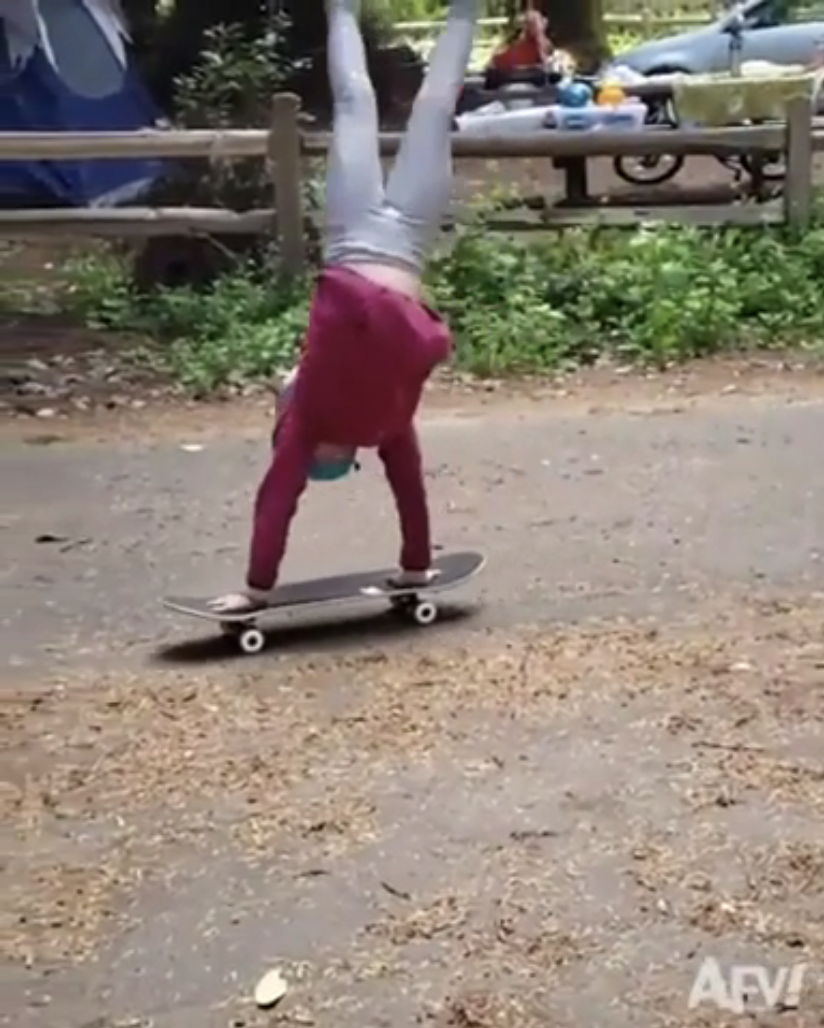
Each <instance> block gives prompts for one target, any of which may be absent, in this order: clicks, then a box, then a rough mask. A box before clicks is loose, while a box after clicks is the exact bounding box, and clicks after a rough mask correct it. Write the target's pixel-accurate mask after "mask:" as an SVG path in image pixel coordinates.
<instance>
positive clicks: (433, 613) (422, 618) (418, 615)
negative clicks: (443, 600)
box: [412, 601, 438, 625]
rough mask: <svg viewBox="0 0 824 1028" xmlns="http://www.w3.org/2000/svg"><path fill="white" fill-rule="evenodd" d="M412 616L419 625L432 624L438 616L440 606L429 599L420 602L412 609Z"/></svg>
mask: <svg viewBox="0 0 824 1028" xmlns="http://www.w3.org/2000/svg"><path fill="white" fill-rule="evenodd" d="M412 616H413V617H414V619H415V623H416V624H418V625H431V624H432V622H433V621H434V620H435V618H436V617H437V616H438V608H437V607H436V606H435V604H434V603H429V602H428V601H426V602H424V603H419V604H418V605H417V606H416V607H415V609H414V610H413V611H412Z"/></svg>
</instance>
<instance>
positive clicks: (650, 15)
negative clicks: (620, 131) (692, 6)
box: [393, 7, 713, 39]
mask: <svg viewBox="0 0 824 1028" xmlns="http://www.w3.org/2000/svg"><path fill="white" fill-rule="evenodd" d="M712 18H713V15H711V14H708V13H707V12H706V11H701V10H693V11H679V12H677V13H669V12H665V11H658V10H656V9H655V8H652V7H642V8H641V9H640V10H637V9H636V10H635V11H627V12H617V11H616V12H610V11H606V12H605V13H604V24H605V25H606V27H607V29H630V30H635V31H638V32H640V33H641V35H649V34H651V32H654V31H655V30H657V29H672V30H673V31H677V30H679V29H689V28H693V27H698V26H700V25H707V24H708V23H709V22H710V21H711V20H712ZM444 24H445V22H443V21H399V22H396V23H395V25H394V26H393V31H394V33H395V35H396V36H399V37H403V36H411V37H413V38H416V39H421V38H434V37H435V36H436V35H437V34H438V33H439V32H440V30H441V29H442V28H443V26H444ZM506 25H507V19H506V18H480V19H479V20H478V29H479V31H480V33H482V34H484V35H497V34H498V33H499V32H501V31H503V30H504V29H505V28H506Z"/></svg>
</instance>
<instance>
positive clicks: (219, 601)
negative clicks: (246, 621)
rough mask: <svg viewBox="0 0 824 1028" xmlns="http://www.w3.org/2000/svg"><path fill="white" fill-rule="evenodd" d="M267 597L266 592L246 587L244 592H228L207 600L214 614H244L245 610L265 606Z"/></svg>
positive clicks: (250, 610)
mask: <svg viewBox="0 0 824 1028" xmlns="http://www.w3.org/2000/svg"><path fill="white" fill-rule="evenodd" d="M268 599H269V595H268V593H264V592H260V591H258V590H257V589H247V590H246V592H242V593H228V594H227V595H226V596H218V597H216V598H215V599H214V600H209V610H213V611H214V612H215V614H245V613H246V612H247V611H248V612H249V613H252V611H255V610H260V609H261V607H265V606H266V603H267V602H268Z"/></svg>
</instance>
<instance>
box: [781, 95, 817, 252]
mask: <svg viewBox="0 0 824 1028" xmlns="http://www.w3.org/2000/svg"><path fill="white" fill-rule="evenodd" d="M812 216H813V103H812V100H811V99H810V98H809V97H798V98H797V99H795V100H792V101H791V102H790V103H789V104H788V105H787V174H786V178H785V180H784V217H785V219H786V222H787V224H788V226H789V227H790V228H791V229H793V230H794V231H796V232H803V231H804V230H805V229H807V228H809V226H810V222H811V221H812Z"/></svg>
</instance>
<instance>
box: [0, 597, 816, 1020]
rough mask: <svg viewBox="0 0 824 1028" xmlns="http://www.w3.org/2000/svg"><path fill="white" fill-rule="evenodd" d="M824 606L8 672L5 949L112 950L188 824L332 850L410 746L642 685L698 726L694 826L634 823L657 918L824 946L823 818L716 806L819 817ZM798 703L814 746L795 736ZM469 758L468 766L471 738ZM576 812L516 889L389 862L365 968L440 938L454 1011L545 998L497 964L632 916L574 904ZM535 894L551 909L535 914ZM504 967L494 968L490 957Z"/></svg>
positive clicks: (691, 769) (440, 749) (632, 840)
mask: <svg viewBox="0 0 824 1028" xmlns="http://www.w3.org/2000/svg"><path fill="white" fill-rule="evenodd" d="M822 612H824V604H821V603H817V602H811V601H807V602H806V603H801V602H799V603H795V604H789V603H775V602H761V601H751V602H749V603H744V604H735V605H729V606H727V607H724V608H723V609H719V610H713V611H707V612H705V613H704V614H703V615H701V616H693V617H686V618H683V619H682V620H681V621H679V622H677V623H674V624H672V625H669V626H667V627H666V628H662V627H660V626H652V625H648V624H633V623H630V622H627V623H624V624H622V623H618V624H616V623H614V622H613V623H611V624H593V625H587V626H583V627H578V628H572V629H569V628H563V629H552V630H547V629H545V628H542V629H535V628H530V629H524V630H522V631H519V632H488V633H478V634H476V635H474V636H472V637H471V638H470V639H469V640H468V641H466V640H464V641H462V642H460V643H458V644H457V645H455V644H452V645H440V646H435V647H433V648H431V649H430V650H429V652H427V653H426V654H425V655H421V654H420V653H414V652H398V651H393V652H391V653H381V652H375V651H372V652H368V653H365V654H363V655H362V656H357V655H355V656H340V655H338V656H336V657H334V658H333V657H328V658H326V657H324V658H315V659H312V660H304V661H300V662H294V661H288V660H275V659H273V660H272V662H271V664H267V665H266V666H263V667H261V668H259V669H255V670H253V671H241V672H239V673H232V674H229V673H226V672H225V671H222V672H221V673H219V674H218V673H213V672H210V671H205V672H197V673H196V674H193V673H192V672H191V671H189V672H186V673H183V672H169V673H152V674H151V675H147V674H143V675H140V674H135V675H129V674H123V673H120V674H118V675H111V676H106V675H104V674H100V673H96V674H95V675H94V676H93V677H91V676H88V677H84V676H79V677H75V678H71V679H66V680H62V681H52V682H48V683H44V684H43V685H42V687H41V688H40V689H39V690H37V692H36V693H33V692H30V691H27V690H26V689H24V688H20V689H18V690H14V691H10V692H9V693H8V696H7V698H6V699H5V701H4V703H3V705H2V717H1V718H0V728H2V732H3V743H4V746H3V758H2V766H3V774H2V781H3V783H4V787H3V790H2V793H0V800H2V803H3V807H4V810H3V813H4V815H5V818H6V822H5V823H6V824H7V825H9V826H10V827H11V829H12V834H11V840H12V842H11V846H10V847H9V852H8V853H7V855H6V861H5V868H4V880H5V884H4V896H6V897H7V899H8V902H7V904H6V908H7V914H6V916H5V919H4V922H3V925H4V930H3V933H2V939H1V940H0V941H2V955H3V956H4V957H6V958H10V959H15V960H18V961H22V962H25V963H27V964H32V963H34V962H36V961H38V960H50V959H51V960H53V959H69V958H71V959H72V960H79V959H82V958H83V957H86V956H91V955H93V954H94V953H95V952H96V950H97V949H98V947H99V945H100V944H101V942H103V941H104V940H106V939H110V938H111V937H112V936H113V935H115V934H116V933H117V932H118V931H120V930H122V928H123V926H124V924H125V923H126V921H125V916H126V915H125V910H126V908H127V900H128V899H129V898H130V897H132V896H134V895H135V894H136V893H137V892H138V891H139V889H140V888H141V886H142V885H143V884H144V883H145V881H146V880H148V879H151V878H152V877H154V878H160V879H162V878H163V876H164V874H167V873H169V866H170V857H169V855H170V854H171V853H173V852H174V850H175V848H176V847H179V846H181V845H185V846H186V847H189V848H192V847H194V848H198V847H201V848H203V849H204V850H205V849H206V848H207V847H208V846H209V845H210V844H211V843H212V841H213V837H214V835H215V834H220V835H222V836H225V837H226V838H228V839H230V840H231V844H232V846H233V847H235V848H236V850H237V851H238V852H239V853H241V854H242V855H243V857H244V859H246V860H248V861H250V862H255V861H261V860H270V859H271V857H272V854H276V853H278V852H285V851H286V850H288V849H293V848H294V846H295V845H296V841H297V844H299V845H300V846H301V847H305V848H307V849H311V859H308V858H307V868H310V867H311V868H312V869H313V873H314V874H320V873H323V871H324V866H325V865H326V864H328V863H330V862H332V861H333V860H335V859H336V858H339V857H341V856H342V855H345V854H348V855H350V856H352V857H353V858H357V854H358V852H359V851H360V850H361V849H363V848H364V847H366V846H368V845H369V844H370V843H373V842H374V841H375V840H377V839H379V838H380V836H381V831H382V823H381V812H380V810H379V809H378V804H376V802H375V798H374V791H373V784H374V781H375V779H376V777H377V776H379V775H380V774H381V773H383V772H386V771H391V770H392V768H393V767H394V766H395V765H396V764H397V763H398V762H399V761H400V760H402V761H403V762H405V763H407V764H410V763H414V764H415V765H416V766H425V765H426V764H427V762H429V763H430V764H432V765H433V766H434V764H435V763H436V762H437V761H438V760H440V759H442V758H443V757H444V755H445V754H449V753H450V752H452V751H455V752H459V751H460V748H461V747H462V746H465V745H467V743H468V742H474V743H478V725H479V724H481V723H484V722H489V720H490V719H497V722H499V723H506V724H508V725H510V726H514V728H515V730H517V731H519V732H524V733H528V732H530V731H540V732H546V733H549V734H550V736H551V733H552V732H553V731H558V730H559V726H560V725H562V724H563V723H573V722H574V723H578V722H576V719H578V720H579V721H580V719H581V718H591V716H592V712H593V711H598V710H599V709H601V710H603V711H604V712H609V711H618V710H624V711H626V710H631V711H633V712H634V713H635V714H636V715H638V716H639V717H643V718H646V719H647V722H648V724H649V731H650V733H651V734H652V735H653V736H654V737H655V738H656V739H658V740H660V741H661V745H665V744H666V740H667V739H670V740H673V739H674V740H676V741H677V742H678V743H679V744H680V749H679V753H680V754H681V758H682V759H681V765H680V766H679V768H678V769H677V773H674V774H673V780H672V782H671V783H669V784H670V787H671V788H672V789H673V792H674V796H675V797H676V798H678V799H679V800H682V801H683V802H684V804H685V805H686V809H687V810H688V811H689V820H688V821H687V822H686V824H685V826H684V827H685V832H684V831H681V832H680V833H679V834H678V835H677V836H675V835H673V834H672V832H670V831H669V830H665V829H664V828H663V827H661V826H656V824H655V820H654V818H653V817H652V816H650V817H648V818H636V819H635V820H632V821H630V822H628V823H627V824H626V826H625V836H624V838H623V839H622V840H621V843H620V846H618V848H619V850H620V855H622V857H623V859H624V860H625V863H626V868H627V869H626V871H625V875H624V877H626V878H627V879H628V880H629V881H630V882H631V885H632V887H633V888H634V889H635V890H636V891H637V893H638V896H639V900H638V907H637V916H638V918H639V919H641V920H643V919H644V918H651V919H656V918H657V919H658V920H659V921H660V920H661V919H662V918H665V919H668V920H670V921H673V922H674V923H676V924H679V925H681V926H682V929H683V931H685V932H689V931H699V932H701V933H703V935H704V936H709V937H712V936H718V937H722V936H728V935H730V934H731V933H732V934H733V935H735V936H736V937H740V938H745V939H751V940H755V941H760V942H771V943H780V944H782V945H785V946H787V947H790V948H794V949H795V950H796V951H798V950H815V949H817V950H818V951H819V952H821V949H822V947H824V840H822V839H821V837H820V833H819V836H818V838H815V837H813V838H809V839H806V840H795V841H794V840H786V839H779V838H776V839H775V840H774V841H772V842H769V843H765V844H764V845H761V846H755V847H754V846H744V845H741V844H740V843H739V842H738V841H737V840H736V839H735V838H734V837H733V836H731V834H730V830H729V827H728V825H726V824H725V823H724V822H722V821H720V820H719V819H718V813H719V811H721V812H724V811H726V810H729V809H731V808H735V807H736V805H741V804H747V803H749V804H757V805H758V806H759V808H762V807H763V810H764V812H765V816H766V815H770V816H772V815H773V814H775V812H776V811H780V810H782V809H786V810H788V811H791V812H794V813H797V814H801V815H803V816H804V817H806V818H808V819H813V821H814V822H816V823H817V824H818V825H820V824H821V816H822V814H824V784H822V783H824V764H822V762H821V760H820V753H821V747H820V741H821V735H822V730H821V726H822V722H824V671H822V667H824V643H822V637H821V624H822ZM332 693H334V694H336V700H335V703H334V707H335V710H334V711H332V710H331V709H330V703H329V702H328V697H329V696H330V694H332ZM342 698H343V707H344V708H345V709H344V712H343V713H341V701H342ZM799 725H802V726H804V727H805V728H806V730H807V731H808V733H811V737H812V739H813V740H814V741H815V740H817V742H818V744H819V745H818V754H816V752H815V746H811V747H810V748H809V751H808V752H805V753H803V754H802V753H800V752H798V745H797V739H796V735H795V734H794V733H795V730H796V729H797V728H798V726H799ZM481 741H483V740H481ZM685 754H688V756H685ZM512 759H517V757H513V755H512V754H507V753H503V754H502V753H501V752H498V751H497V750H496V748H495V745H493V743H492V742H490V743H489V746H488V747H487V752H486V753H485V762H484V766H486V767H489V768H492V769H494V770H496V772H497V773H498V774H500V775H506V774H507V769H508V767H509V764H510V762H511V760H512ZM627 759H632V758H631V756H630V755H628V756H627ZM477 763H478V762H477V761H476V764H477ZM474 773H475V777H476V778H477V775H478V774H479V772H478V771H477V769H476V770H475V772H474ZM465 774H466V777H467V780H468V781H469V780H472V775H471V774H470V769H469V767H468V764H467V766H466V768H465ZM552 788H553V784H552V781H551V780H550V781H548V782H547V789H552ZM555 834H556V833H554V832H551V831H541V830H536V831H523V832H520V833H518V832H514V833H507V840H506V844H503V843H502V844H501V846H500V847H499V850H498V851H497V852H496V853H495V854H493V855H491V856H490V864H489V868H490V870H489V874H490V875H492V876H494V877H495V879H496V882H497V883H498V884H499V885H500V889H501V890H502V892H503V898H502V899H500V902H498V904H497V906H495V908H494V910H492V911H486V912H485V913H483V914H480V915H479V901H478V886H479V883H478V882H477V881H473V879H472V877H471V875H468V876H467V877H466V879H465V880H464V881H463V883H462V886H461V887H459V886H458V885H456V886H455V887H454V888H453V889H452V891H447V892H445V893H443V894H442V895H440V896H434V897H433V896H432V895H429V896H419V895H418V894H417V892H416V891H415V890H407V889H406V888H405V887H403V884H402V883H400V882H395V881H394V880H393V882H392V887H391V888H384V889H383V892H384V895H385V899H386V902H387V903H389V904H391V905H392V906H391V907H390V908H388V909H387V910H386V911H384V912H383V913H380V914H379V915H378V916H376V917H375V919H374V920H373V922H372V923H371V924H370V925H369V927H368V930H367V931H366V933H365V934H364V936H363V937H362V938H360V939H359V940H358V944H357V945H354V944H353V948H352V953H351V954H349V955H348V964H349V968H350V971H351V973H352V974H362V975H366V974H367V972H368V969H369V968H372V969H377V971H375V973H379V974H389V975H392V974H397V973H400V972H399V970H398V969H399V968H400V967H401V966H402V964H403V959H402V954H403V952H405V951H406V950H407V949H408V948H409V947H410V946H415V945H420V944H423V943H427V942H429V943H432V942H433V940H434V942H436V943H438V944H439V945H441V946H443V947H445V952H447V953H448V954H449V961H450V962H451V963H450V966H452V964H457V966H458V967H459V968H460V971H459V972H456V975H455V978H454V982H453V988H451V990H447V991H448V993H449V994H448V995H446V996H445V997H443V998H442V1000H441V1002H440V1005H439V1008H438V1012H437V1019H438V1020H439V1021H441V1022H442V1023H443V1024H455V1025H461V1024H462V1025H477V1026H479V1028H491V1026H493V1025H498V1024H500V1025H503V1026H505V1025H507V1024H510V1023H512V1024H515V1023H517V1024H519V1025H521V1026H528V1025H530V1024H532V1023H533V1021H534V1023H536V1024H537V1023H542V1024H547V1023H548V1022H547V1021H546V1020H543V1021H541V1020H540V1017H545V1014H546V1011H545V1010H544V1012H543V1014H540V1016H539V1014H536V1012H535V1009H532V1010H531V1012H530V1009H527V1008H529V1002H528V995H527V998H526V999H525V996H524V994H523V993H522V992H518V993H516V994H510V993H509V992H507V990H506V989H505V988H504V987H503V985H501V984H500V983H498V984H497V985H495V987H494V988H493V987H492V986H491V985H489V982H488V976H490V975H491V976H492V977H493V978H494V977H495V975H498V976H500V975H501V974H502V973H503V972H502V969H505V970H506V971H507V973H510V974H512V975H514V976H515V978H516V979H522V977H523V976H524V975H525V976H526V979H527V980H528V981H530V982H532V985H530V986H528V987H527V993H528V994H529V989H530V988H531V989H532V990H533V991H534V990H535V989H536V988H537V985H536V984H535V983H536V981H537V979H540V980H541V981H542V982H543V983H544V985H546V983H547V982H548V981H551V980H554V979H556V978H557V977H558V976H562V975H564V974H566V973H568V972H569V969H570V968H571V967H574V966H576V965H579V964H580V965H586V962H587V961H588V960H589V959H592V958H593V954H595V953H597V952H598V950H599V948H600V949H603V948H604V946H605V945H607V941H608V940H607V938H606V935H608V933H609V931H612V930H614V929H613V928H610V927H609V926H610V924H611V923H612V922H611V921H610V915H609V912H608V911H605V916H604V928H603V931H601V930H600V929H596V928H593V927H592V926H589V925H584V924H583V923H573V922H572V921H571V920H570V918H569V917H567V916H562V911H563V900H564V897H565V896H566V897H567V898H568V896H569V895H570V894H571V890H573V888H574V883H575V879H576V871H575V868H574V866H573V865H572V864H569V865H568V866H564V867H562V866H558V865H554V864H551V863H550V864H549V865H548V864H547V861H546V858H545V856H544V854H543V850H542V846H545V845H551V844H552V843H553V841H554V835H555ZM510 835H511V836H512V837H510ZM598 845H599V842H598V840H597V839H593V840H592V846H593V849H594V851H597V847H598ZM600 845H602V846H605V847H607V848H609V847H611V848H612V849H613V850H614V849H615V848H616V846H617V843H616V840H615V839H614V838H612V839H609V840H607V841H603V840H602V841H601V843H600ZM718 860H721V861H722V862H724V861H727V862H729V861H730V860H732V863H733V864H734V867H735V870H736V872H737V875H738V877H737V879H736V880H735V881H730V882H727V881H724V882H722V881H720V879H719V876H718V873H717V871H716V870H715V868H716V865H717V861H718ZM306 873H307V874H308V873H309V870H307V871H306ZM539 896H540V897H543V899H544V900H545V902H546V910H545V911H544V915H545V916H542V918H541V919H540V921H539V923H538V924H537V926H536V924H535V923H532V924H531V925H527V921H528V913H529V910H530V908H531V907H533V906H534V905H535V903H536V902H537V900H536V897H539ZM644 896H647V897H648V899H647V900H646V901H645V900H644ZM553 904H554V905H555V910H556V911H557V916H555V915H554V914H553V909H552V908H553ZM616 923H617V922H616ZM599 932H600V934H599ZM605 933H606V934H605ZM359 945H362V949H360V950H359V949H358V946H359ZM483 968H486V969H487V970H486V972H485V974H486V975H487V977H484V974H481V975H480V979H478V978H477V976H475V977H473V975H475V972H478V973H480V970H481V969H483ZM490 990H491V991H490ZM507 997H508V998H507ZM662 1002H663V1000H662ZM524 1003H526V1007H525V1006H524ZM682 1006H683V1002H682ZM433 1016H434V1015H433ZM697 1016H698V1015H697V1014H696V1018H697ZM536 1017H538V1020H537V1021H535V1020H534V1019H535V1018H536ZM450 1018H451V1020H450ZM519 1018H520V1020H519ZM681 1023H683V1024H685V1025H686V1024H687V1023H689V1022H688V1021H687V1020H683V1021H682V1022H681ZM694 1023H695V1024H699V1023H700V1021H699V1020H695V1021H694Z"/></svg>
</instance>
